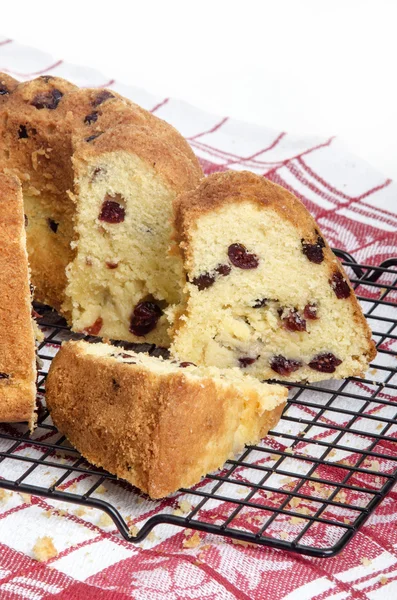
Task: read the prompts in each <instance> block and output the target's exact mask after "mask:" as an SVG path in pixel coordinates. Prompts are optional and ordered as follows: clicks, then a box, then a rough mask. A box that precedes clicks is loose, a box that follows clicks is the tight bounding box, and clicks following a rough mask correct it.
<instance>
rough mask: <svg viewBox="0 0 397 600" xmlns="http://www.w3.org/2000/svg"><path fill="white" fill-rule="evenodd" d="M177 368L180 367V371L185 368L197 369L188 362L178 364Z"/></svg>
mask: <svg viewBox="0 0 397 600" xmlns="http://www.w3.org/2000/svg"><path fill="white" fill-rule="evenodd" d="M179 366H180V367H182V369H184V368H185V367H197V365H196V364H194V363H192V362H188V361H185V362H181V363H179Z"/></svg>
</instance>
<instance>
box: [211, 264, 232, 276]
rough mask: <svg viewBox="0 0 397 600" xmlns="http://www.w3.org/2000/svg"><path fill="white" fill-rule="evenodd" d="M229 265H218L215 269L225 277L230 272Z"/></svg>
mask: <svg viewBox="0 0 397 600" xmlns="http://www.w3.org/2000/svg"><path fill="white" fill-rule="evenodd" d="M231 270H232V269H231V267H229V265H219V266H218V267H216V269H215V271H216V272H217V273H218V274H219V275H222V277H226V275H229V274H230V271H231Z"/></svg>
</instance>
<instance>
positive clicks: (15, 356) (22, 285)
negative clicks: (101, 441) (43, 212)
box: [0, 174, 36, 429]
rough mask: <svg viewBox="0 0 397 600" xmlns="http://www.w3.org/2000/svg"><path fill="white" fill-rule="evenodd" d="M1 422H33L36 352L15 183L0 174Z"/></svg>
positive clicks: (19, 200) (18, 191)
mask: <svg viewBox="0 0 397 600" xmlns="http://www.w3.org/2000/svg"><path fill="white" fill-rule="evenodd" d="M0 238H1V247H0V297H1V302H0V340H1V342H0V421H1V422H12V421H14V422H15V421H28V422H29V426H30V428H31V429H32V428H33V427H34V424H35V405H36V354H35V334H34V322H33V319H32V316H31V312H32V306H31V292H30V287H29V266H28V256H27V252H26V235H25V223H24V213H23V203H22V192H21V187H20V185H19V182H18V181H17V179H16V178H14V177H7V176H5V175H1V174H0Z"/></svg>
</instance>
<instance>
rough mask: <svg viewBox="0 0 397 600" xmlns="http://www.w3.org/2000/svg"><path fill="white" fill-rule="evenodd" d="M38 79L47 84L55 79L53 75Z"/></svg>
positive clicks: (42, 76)
mask: <svg viewBox="0 0 397 600" xmlns="http://www.w3.org/2000/svg"><path fill="white" fill-rule="evenodd" d="M38 79H41V80H42V81H44V82H45V83H48V82H49V81H51V79H54V77H53V75H40V77H38Z"/></svg>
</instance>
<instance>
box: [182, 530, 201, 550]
mask: <svg viewBox="0 0 397 600" xmlns="http://www.w3.org/2000/svg"><path fill="white" fill-rule="evenodd" d="M187 535H189V534H188V532H187V531H185V536H187ZM200 543H201V537H200V535H199V533H198V531H195V532H194V533H193V535H192V536H190V537H189V538H188V537H186V539H184V540H183V542H182V546H183V547H184V548H197V546H199V545H200Z"/></svg>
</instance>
